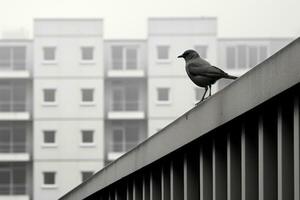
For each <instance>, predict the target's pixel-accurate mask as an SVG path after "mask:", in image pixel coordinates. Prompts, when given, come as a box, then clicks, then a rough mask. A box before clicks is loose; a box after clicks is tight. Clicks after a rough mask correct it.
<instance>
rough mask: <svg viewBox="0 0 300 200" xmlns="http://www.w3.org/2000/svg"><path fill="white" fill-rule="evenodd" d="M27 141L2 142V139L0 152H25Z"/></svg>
mask: <svg viewBox="0 0 300 200" xmlns="http://www.w3.org/2000/svg"><path fill="white" fill-rule="evenodd" d="M26 147H27V144H26V142H14V141H13V142H2V141H0V153H25V152H26Z"/></svg>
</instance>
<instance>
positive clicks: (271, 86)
mask: <svg viewBox="0 0 300 200" xmlns="http://www.w3.org/2000/svg"><path fill="white" fill-rule="evenodd" d="M299 82H300V39H299V38H298V39H297V40H295V41H294V42H292V43H291V44H289V45H288V46H287V47H285V48H283V49H282V50H280V51H279V52H278V53H276V54H275V55H273V56H271V57H270V58H269V59H267V60H265V61H264V62H262V63H261V64H259V65H258V66H256V67H255V68H253V69H252V70H250V71H249V72H248V73H246V74H245V75H244V76H242V77H240V78H239V79H238V80H236V81H235V82H233V83H232V84H230V85H229V86H228V87H226V88H224V89H223V90H222V91H220V92H218V93H217V94H215V95H214V96H212V97H211V98H209V99H207V100H206V101H205V102H203V103H201V104H200V105H198V106H196V107H195V108H193V109H192V110H190V111H188V112H187V113H185V114H184V115H183V116H181V117H179V118H178V119H177V120H175V121H174V122H172V123H171V124H169V125H168V126H167V127H165V128H164V129H163V130H161V131H160V132H159V133H158V134H156V135H154V136H152V137H150V138H149V139H147V140H146V141H145V142H143V143H141V144H140V145H138V146H137V147H135V148H134V149H133V150H131V151H130V152H128V153H126V154H125V155H124V156H122V157H121V158H119V159H118V160H116V161H115V162H113V163H111V164H110V165H108V166H106V167H105V168H104V169H102V170H101V171H99V172H98V173H96V174H95V175H94V176H93V177H91V178H90V179H89V180H88V181H86V182H84V183H82V184H81V185H79V186H78V187H76V188H74V189H73V190H71V191H70V192H68V193H67V194H65V195H64V196H63V197H61V199H63V200H67V199H70V200H76V199H84V198H86V199H102V200H114V199H115V200H120V199H124V200H131V199H132V200H160V199H162V200H167V199H168V200H169V199H171V200H182V199H184V200H196V199H197V200H198V199H201V200H208V199H214V200H221V199H222V200H224V199H225V200H226V199H228V200H235V199H236V200H239V199H243V200H248V199H260V200H262V199H284V200H286V199H299V191H300V180H299V179H300V177H299V160H300V159H299V158H300V157H299V155H300V154H299V142H300V137H299V123H300V118H299V95H300V84H299Z"/></svg>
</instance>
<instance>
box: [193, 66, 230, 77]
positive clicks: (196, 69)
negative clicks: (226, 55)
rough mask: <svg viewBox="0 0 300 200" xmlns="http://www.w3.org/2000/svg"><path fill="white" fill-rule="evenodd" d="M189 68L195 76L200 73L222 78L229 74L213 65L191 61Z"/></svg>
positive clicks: (200, 74)
mask: <svg viewBox="0 0 300 200" xmlns="http://www.w3.org/2000/svg"><path fill="white" fill-rule="evenodd" d="M188 70H189V72H190V73H191V75H194V76H197V75H199V76H206V77H210V78H222V77H224V76H227V74H226V73H225V72H224V71H223V70H221V69H219V68H217V67H215V66H211V65H201V64H198V63H190V64H189V65H188Z"/></svg>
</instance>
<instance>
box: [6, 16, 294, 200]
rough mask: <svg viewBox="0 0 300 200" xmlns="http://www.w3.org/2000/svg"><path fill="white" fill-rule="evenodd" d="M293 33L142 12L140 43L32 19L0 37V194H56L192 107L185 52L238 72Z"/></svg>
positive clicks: (73, 23) (95, 23) (93, 23)
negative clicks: (28, 34)
mask: <svg viewBox="0 0 300 200" xmlns="http://www.w3.org/2000/svg"><path fill="white" fill-rule="evenodd" d="M191 27H192V28H191ZM291 40H292V39H291V38H218V35H217V19H216V18H150V19H149V21H148V38H147V39H146V40H126V39H124V40H105V39H104V38H103V21H102V20H101V19H36V20H35V22H34V37H33V40H21V39H2V40H0V198H3V199H17V198H18V199H24V200H25V199H34V200H35V199H57V198H58V197H60V196H61V195H63V194H64V193H66V192H67V191H69V190H70V189H72V188H73V187H75V186H76V185H78V184H80V183H81V182H83V181H84V180H86V179H87V178H88V177H90V176H91V175H92V174H93V173H95V172H96V171H98V170H100V169H101V168H103V166H104V165H106V164H107V163H109V162H111V161H113V160H115V159H116V158H118V157H120V156H121V155H122V154H124V153H125V152H126V151H128V150H130V149H131V148H132V147H134V146H135V145H137V144H138V143H140V142H141V141H143V140H145V139H146V138H147V137H149V136H151V135H153V134H155V133H156V132H158V131H160V130H161V129H163V128H164V127H165V126H166V125H168V124H169V123H170V122H172V121H173V120H175V119H176V118H177V117H178V116H180V115H182V114H183V113H184V112H185V111H186V110H189V109H190V108H192V107H193V106H194V105H195V103H196V102H197V101H199V99H200V98H201V96H202V94H203V90H202V89H199V88H197V87H196V86H195V85H193V84H192V82H191V81H190V80H189V79H188V78H187V76H186V72H185V68H184V62H183V60H178V59H177V56H178V55H180V54H181V53H182V52H183V51H184V50H186V49H195V50H197V51H198V52H199V53H200V55H201V57H203V58H205V59H207V60H209V62H211V63H212V64H213V65H216V66H219V67H220V68H222V69H223V70H225V71H227V72H228V73H230V74H233V75H237V76H240V75H242V74H243V73H245V72H247V71H248V70H249V69H251V68H252V67H253V66H255V65H256V64H258V63H260V62H262V61H263V60H264V59H266V58H267V57H269V56H270V55H272V54H273V53H275V52H276V51H277V50H279V49H280V48H282V47H283V46H285V45H286V44H288V43H289V42H290V41H291ZM229 83H230V82H228V81H224V80H221V81H219V82H218V84H215V86H214V87H213V93H214V92H216V91H218V90H220V89H222V88H224V87H225V86H226V85H228V84H229Z"/></svg>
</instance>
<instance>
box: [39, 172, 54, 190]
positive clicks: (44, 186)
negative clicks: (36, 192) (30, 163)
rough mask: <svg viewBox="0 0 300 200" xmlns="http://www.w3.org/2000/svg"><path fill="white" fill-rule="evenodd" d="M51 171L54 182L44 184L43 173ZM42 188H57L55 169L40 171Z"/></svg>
mask: <svg viewBox="0 0 300 200" xmlns="http://www.w3.org/2000/svg"><path fill="white" fill-rule="evenodd" d="M46 173H53V174H54V183H53V184H45V178H46V177H45V174H46ZM42 178H43V181H42V188H57V172H56V171H43V172H42Z"/></svg>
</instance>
